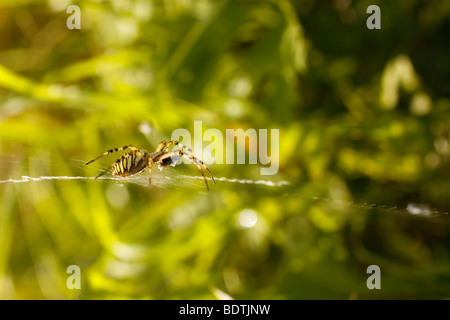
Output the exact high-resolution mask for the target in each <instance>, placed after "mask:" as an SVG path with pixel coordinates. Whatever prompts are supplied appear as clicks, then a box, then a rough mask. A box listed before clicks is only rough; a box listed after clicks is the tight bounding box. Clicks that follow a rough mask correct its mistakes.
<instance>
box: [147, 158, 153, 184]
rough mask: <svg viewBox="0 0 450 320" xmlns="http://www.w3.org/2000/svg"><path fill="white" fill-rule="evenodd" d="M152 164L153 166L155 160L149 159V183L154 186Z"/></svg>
mask: <svg viewBox="0 0 450 320" xmlns="http://www.w3.org/2000/svg"><path fill="white" fill-rule="evenodd" d="M152 164H153V159H152V158H150V157H148V160H147V167H148V182H149V183H150V184H152Z"/></svg>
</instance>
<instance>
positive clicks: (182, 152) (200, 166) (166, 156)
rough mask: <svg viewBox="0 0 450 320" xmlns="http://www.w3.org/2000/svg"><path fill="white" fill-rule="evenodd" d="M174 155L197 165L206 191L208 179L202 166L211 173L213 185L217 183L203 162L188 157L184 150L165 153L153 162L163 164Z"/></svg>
mask: <svg viewBox="0 0 450 320" xmlns="http://www.w3.org/2000/svg"><path fill="white" fill-rule="evenodd" d="M174 155H179V156H180V157H183V158H186V159H189V160H190V161H191V162H193V163H194V164H195V165H197V168H198V169H199V170H200V172H201V173H202V176H203V179H205V184H206V189H208V190H209V186H208V180H207V179H206V176H205V172H204V171H203V169H202V166H203V167H204V168H205V169H206V170H207V171H208V172H209V174H210V175H211V179H212V181H213V183H214V184H215V183H216V182H215V181H214V177H213V175H212V173H211V171H209V169H208V167H207V166H206V165H205V164H204V163H203V161H202V160H200V159H197V158H196V157H194V156H192V155H191V156H189V155H188V154H187V153H185V152H184V151H183V150H177V151H171V152H168V153H165V154H163V155H161V156H159V157H157V158H155V159H153V160H154V162H161V161H163V160H164V159H166V158H169V157H172V156H174Z"/></svg>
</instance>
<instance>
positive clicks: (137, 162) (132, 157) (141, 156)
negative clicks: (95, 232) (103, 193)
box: [86, 141, 216, 190]
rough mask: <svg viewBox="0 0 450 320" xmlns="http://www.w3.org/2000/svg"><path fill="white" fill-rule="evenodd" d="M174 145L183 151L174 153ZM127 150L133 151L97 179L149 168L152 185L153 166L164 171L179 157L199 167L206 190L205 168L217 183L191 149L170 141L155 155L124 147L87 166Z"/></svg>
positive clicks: (121, 175)
mask: <svg viewBox="0 0 450 320" xmlns="http://www.w3.org/2000/svg"><path fill="white" fill-rule="evenodd" d="M172 145H175V146H176V145H178V146H180V147H181V148H182V149H181V150H176V151H173V150H172V151H169V147H170V146H172ZM125 149H131V152H128V153H125V154H124V155H122V156H121V157H120V158H119V159H117V160H116V161H115V162H114V163H113V164H112V165H111V166H110V167H109V168H108V169H106V170H105V171H103V172H102V173H100V174H99V175H98V176H97V177H96V179H97V178H99V177H101V176H103V175H104V174H106V173H108V172H109V171H111V174H112V175H113V176H118V177H128V176H131V175H135V174H137V173H140V172H142V171H144V170H145V169H146V168H148V173H149V182H150V184H151V183H152V165H153V164H155V163H159V166H158V167H159V168H160V169H161V170H162V169H164V168H167V167H168V166H170V165H174V164H175V163H174V160H173V157H176V156H178V157H183V158H186V159H189V160H190V161H191V162H192V163H194V164H195V165H197V168H198V169H199V170H200V172H201V173H202V176H203V178H204V179H205V183H206V189H208V190H209V187H208V181H207V179H206V177H205V172H204V171H203V168H204V169H205V170H206V171H208V173H209V174H210V175H211V179H212V181H213V183H214V184H215V183H216V182H215V181H214V177H213V175H212V173H211V171H209V169H208V167H207V166H206V165H205V164H204V163H203V161H202V160H200V159H197V158H196V157H194V156H193V155H192V150H191V149H190V148H188V147H186V146H184V145H182V144H180V143H178V142H177V141H170V142H165V141H162V142H161V143H160V144H159V145H158V147H157V148H156V150H155V152H153V153H150V152H148V151H147V150H146V149H138V148H136V147H134V146H132V145H128V146H124V147H121V148H115V149H111V150H108V151H106V152H104V153H102V154H101V155H99V156H98V157H97V158H95V159H93V160H91V161H89V162H88V163H86V165H88V164H90V163H92V162H94V161H95V160H97V159H99V158H101V157H103V156H105V155H107V154H110V153H113V152H117V151H121V150H125ZM183 150H186V151H188V152H189V153H190V155H189V154H187V153H186V152H185V151H183Z"/></svg>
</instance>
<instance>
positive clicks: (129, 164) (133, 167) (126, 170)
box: [112, 150, 147, 177]
mask: <svg viewBox="0 0 450 320" xmlns="http://www.w3.org/2000/svg"><path fill="white" fill-rule="evenodd" d="M142 156H143V157H147V153H146V152H145V151H143V150H140V151H139V152H138V151H132V152H130V153H126V154H124V155H123V156H122V157H120V158H119V159H118V160H117V161H116V162H115V163H114V165H113V167H112V175H113V176H119V177H127V176H131V175H133V174H137V173H139V172H141V171H143V170H144V169H145V167H146V166H147V159H145V158H142Z"/></svg>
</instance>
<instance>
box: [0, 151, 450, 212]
mask: <svg viewBox="0 0 450 320" xmlns="http://www.w3.org/2000/svg"><path fill="white" fill-rule="evenodd" d="M177 160H178V159H174V163H173V164H172V165H170V166H178V165H177V164H176V161H177ZM22 164H23V158H22V157H20V156H6V157H5V156H4V157H1V158H0V174H1V172H3V173H5V172H10V173H11V172H14V171H18V170H14V169H15V168H16V169H17V168H18V167H20V166H21V165H22ZM29 166H30V167H36V166H37V167H41V166H42V167H48V166H52V167H57V168H58V167H60V169H61V168H62V170H61V171H64V170H67V169H68V168H69V169H72V171H80V172H84V171H85V170H87V171H88V172H89V173H90V172H92V176H84V175H21V176H20V178H17V177H3V176H1V175H0V186H1V185H2V184H6V183H17V184H20V183H33V182H44V181H61V180H62V181H71V180H85V181H92V182H95V183H105V182H112V183H114V182H115V183H119V184H135V185H140V186H142V187H150V184H149V180H148V178H149V176H148V171H144V172H142V173H140V174H136V175H133V176H129V177H126V178H123V177H116V176H112V175H111V174H106V175H104V176H102V177H99V178H98V179H97V178H96V176H97V175H98V174H99V173H100V172H102V171H103V170H105V169H106V167H103V166H101V165H99V164H96V163H93V164H90V165H89V168H88V169H87V168H86V162H85V161H84V160H79V159H68V160H65V161H55V160H50V159H46V158H39V159H33V160H32V161H30V165H29ZM170 166H169V167H168V168H166V169H163V170H162V169H161V168H160V170H156V169H153V170H152V183H151V187H156V188H163V189H167V188H172V189H183V188H184V189H186V188H188V189H199V190H201V191H206V188H205V182H204V178H203V176H202V175H201V174H200V173H199V171H198V170H197V169H196V168H195V170H193V171H192V174H183V173H180V171H182V172H183V171H185V170H187V169H183V170H180V169H179V168H180V167H183V166H178V168H177V170H174V169H173V168H170ZM30 171H31V170H30ZM13 175H14V174H13ZM206 179H207V181H208V185H209V188H210V190H211V191H213V190H214V187H213V182H212V180H211V178H210V177H206ZM214 180H215V181H216V186H217V185H218V184H220V183H226V184H229V183H231V184H247V185H255V186H257V185H259V186H264V187H269V188H282V187H284V186H289V185H290V184H291V183H290V182H289V181H272V180H262V179H261V180H252V179H239V178H228V177H215V178H214ZM219 190H220V189H219ZM295 197H297V198H301V199H303V200H308V201H311V202H325V203H331V204H335V205H345V206H348V207H353V208H361V209H367V210H377V211H385V212H397V213H408V214H412V215H417V216H422V217H441V216H444V215H445V216H448V212H442V211H437V210H433V209H431V208H430V207H429V206H427V205H424V204H417V203H409V204H408V205H407V206H406V207H403V208H402V207H397V206H392V207H388V206H386V205H380V204H376V203H357V202H353V201H343V200H337V199H331V198H326V197H316V196H309V195H300V196H299V195H295Z"/></svg>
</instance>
